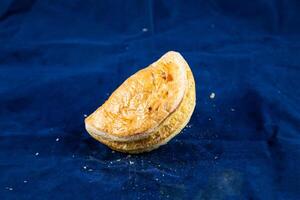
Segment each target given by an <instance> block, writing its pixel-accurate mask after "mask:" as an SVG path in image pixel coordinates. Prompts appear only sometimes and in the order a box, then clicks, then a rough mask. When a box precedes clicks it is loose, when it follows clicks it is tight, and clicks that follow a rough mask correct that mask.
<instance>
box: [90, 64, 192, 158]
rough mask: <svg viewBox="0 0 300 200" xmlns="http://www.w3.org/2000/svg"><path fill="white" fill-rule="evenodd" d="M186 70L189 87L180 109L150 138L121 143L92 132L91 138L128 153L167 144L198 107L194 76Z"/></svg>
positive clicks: (148, 149) (140, 151)
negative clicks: (196, 106)
mask: <svg viewBox="0 0 300 200" xmlns="http://www.w3.org/2000/svg"><path fill="white" fill-rule="evenodd" d="M185 68H186V69H185V70H186V73H187V81H188V86H187V89H186V92H185V94H184V97H183V100H182V102H181V103H180V105H179V106H178V108H177V109H176V110H175V111H174V112H173V113H172V114H171V115H170V116H169V117H168V118H167V119H166V120H164V121H163V122H162V123H161V125H160V126H159V127H158V128H157V130H156V131H154V132H153V133H151V134H150V136H149V137H147V138H145V139H142V140H138V141H132V142H119V141H110V140H106V139H104V138H103V137H101V136H99V135H97V134H93V133H92V132H90V134H91V136H92V137H94V138H95V139H96V140H99V141H100V142H102V143H104V144H106V145H107V146H109V147H110V148H112V149H114V150H117V151H121V152H126V153H142V152H147V151H151V150H153V149H155V148H158V147H159V146H161V145H163V144H165V143H167V142H168V141H169V140H170V139H172V138H173V137H175V136H176V135H177V134H178V133H179V132H180V131H181V130H182V129H183V128H184V127H185V125H186V124H187V123H188V121H189V119H190V117H191V115H192V113H193V111H194V108H195V105H196V92H195V82H194V78H193V74H192V72H191V70H190V68H189V67H188V66H185Z"/></svg>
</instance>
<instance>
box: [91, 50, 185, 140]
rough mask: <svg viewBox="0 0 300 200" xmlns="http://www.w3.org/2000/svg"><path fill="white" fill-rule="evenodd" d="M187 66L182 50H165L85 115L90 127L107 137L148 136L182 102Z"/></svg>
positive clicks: (136, 138)
mask: <svg viewBox="0 0 300 200" xmlns="http://www.w3.org/2000/svg"><path fill="white" fill-rule="evenodd" d="M186 67H188V65H187V63H186V62H185V60H184V59H183V58H182V56H181V55H180V54H179V53H176V52H168V53H166V54H165V55H164V56H162V57H161V58H160V59H159V60H158V61H156V62H154V63H153V64H151V65H150V66H149V67H147V68H145V69H143V70H140V71H138V72H137V73H135V74H134V75H132V76H131V77H129V78H128V79H127V80H126V81H125V82H124V83H123V84H122V85H121V86H120V87H119V88H118V89H117V90H115V92H113V94H112V95H111V96H110V97H109V99H108V100H107V101H106V102H105V103H104V104H103V105H102V106H101V107H99V108H98V109H97V110H96V111H95V112H94V113H93V114H91V115H90V116H89V117H88V118H86V120H85V123H86V124H87V125H88V126H89V127H88V129H90V130H91V131H92V132H97V135H100V136H101V137H102V138H103V137H104V138H105V139H108V140H117V141H128V140H139V139H141V138H145V137H147V136H148V135H149V133H151V132H153V131H154V130H155V129H156V128H157V127H158V126H159V125H160V124H161V123H162V121H164V120H165V119H166V118H167V117H168V116H169V115H170V114H171V113H172V112H174V110H175V109H176V108H177V107H178V105H179V104H180V102H181V101H182V99H183V96H184V93H185V90H186V86H187V76H186ZM92 129H93V130H92Z"/></svg>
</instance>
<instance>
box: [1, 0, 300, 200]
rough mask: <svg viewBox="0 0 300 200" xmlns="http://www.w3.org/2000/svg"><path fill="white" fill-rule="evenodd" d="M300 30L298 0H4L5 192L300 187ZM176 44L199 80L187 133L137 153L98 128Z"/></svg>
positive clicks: (240, 193) (267, 194)
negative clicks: (112, 98)
mask: <svg viewBox="0 0 300 200" xmlns="http://www.w3.org/2000/svg"><path fill="white" fill-rule="evenodd" d="M299 34H300V2H299V1H297V0H290V1H285V0H253V1H235V0H203V1H191V0H184V1H167V0H164V1H151V0H149V1H140V0H132V1H105V2H104V1H97V0H65V1H50V0H49V1H47V0H1V1H0V130H1V131H0V171H1V175H0V199H193V200H194V199H300V195H299V194H300V192H299V190H300V171H299V166H300V161H299V158H300V104H299V101H300V90H299V86H300V77H299V75H300V73H299V70H300V37H299ZM169 50H176V51H179V52H181V53H182V54H183V56H184V57H185V58H186V60H187V61H188V62H189V64H190V66H191V68H192V70H193V72H194V76H195V80H196V83H197V89H196V90H197V106H196V109H195V112H194V114H193V117H192V119H191V121H190V123H189V125H188V127H186V128H185V130H184V131H183V132H182V134H180V135H179V136H177V137H176V138H175V139H173V140H172V141H171V142H170V143H169V144H168V145H165V146H163V147H161V148H160V149H158V150H156V151H153V152H151V153H147V154H142V155H133V156H128V155H126V154H121V153H117V152H113V151H111V150H110V149H108V148H107V147H105V146H104V145H102V144H100V143H98V142H97V141H95V140H93V139H92V138H91V137H89V135H88V134H87V132H86V131H85V129H84V124H83V120H84V115H85V114H90V113H91V112H92V111H93V110H95V109H96V108H97V107H98V106H100V105H101V104H102V103H103V102H104V101H105V100H106V99H107V97H108V96H109V94H110V93H111V92H112V91H113V90H114V89H115V88H116V87H117V86H118V85H119V84H121V83H122V82H123V81H124V80H125V79H126V78H127V77H128V76H130V75H131V74H133V73H134V72H136V71H137V70H139V69H141V68H142V67H145V66H147V65H148V64H150V63H151V62H153V61H154V60H156V59H157V58H159V57H160V56H161V55H162V54H164V53H165V52H166V51H169ZM212 92H214V93H215V94H216V97H215V98H214V99H210V98H209V95H210V94H211V93H212ZM57 140H58V141H57Z"/></svg>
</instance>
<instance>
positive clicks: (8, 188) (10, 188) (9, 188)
mask: <svg viewBox="0 0 300 200" xmlns="http://www.w3.org/2000/svg"><path fill="white" fill-rule="evenodd" d="M5 189H7V190H9V191H12V190H14V188H12V187H5Z"/></svg>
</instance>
